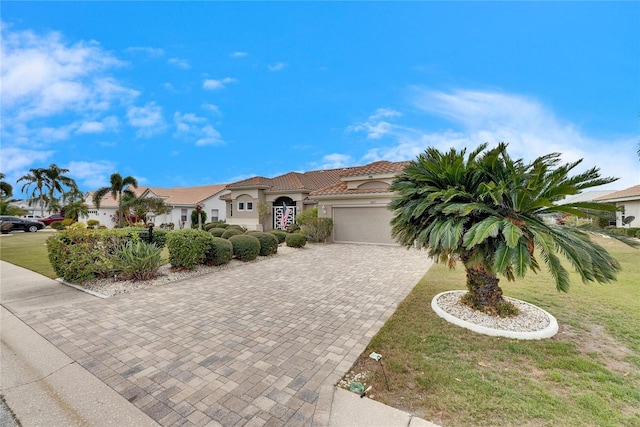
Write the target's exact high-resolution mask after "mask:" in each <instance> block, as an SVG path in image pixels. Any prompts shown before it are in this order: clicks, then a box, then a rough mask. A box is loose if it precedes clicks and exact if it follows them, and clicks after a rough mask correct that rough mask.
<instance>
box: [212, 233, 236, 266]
mask: <svg viewBox="0 0 640 427" xmlns="http://www.w3.org/2000/svg"><path fill="white" fill-rule="evenodd" d="M214 230H215V229H214ZM209 231H211V230H209ZM231 258H233V244H231V242H230V241H228V240H227V239H223V238H221V237H214V238H213V239H212V240H211V241H210V242H209V249H208V250H207V254H206V259H205V264H207V265H222V264H226V263H228V262H229V261H231Z"/></svg>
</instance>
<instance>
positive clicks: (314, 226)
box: [301, 218, 333, 242]
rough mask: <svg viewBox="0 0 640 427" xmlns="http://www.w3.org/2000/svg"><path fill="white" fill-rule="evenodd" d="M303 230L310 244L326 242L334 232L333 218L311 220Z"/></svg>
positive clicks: (308, 220)
mask: <svg viewBox="0 0 640 427" xmlns="http://www.w3.org/2000/svg"><path fill="white" fill-rule="evenodd" d="M301 230H302V232H304V234H305V235H306V236H307V239H308V240H309V241H310V242H324V241H325V240H326V239H327V237H329V236H330V235H331V232H332V231H333V220H332V219H331V218H309V219H307V222H306V223H305V224H303V225H302V226H301Z"/></svg>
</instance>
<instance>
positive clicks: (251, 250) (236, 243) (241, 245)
mask: <svg viewBox="0 0 640 427" xmlns="http://www.w3.org/2000/svg"><path fill="white" fill-rule="evenodd" d="M229 241H230V242H231V244H232V245H233V256H235V257H236V258H237V259H239V260H240V261H253V260H254V259H256V258H257V257H258V254H259V253H260V240H258V239H257V238H256V237H253V236H250V235H248V234H238V235H235V236H231V237H229Z"/></svg>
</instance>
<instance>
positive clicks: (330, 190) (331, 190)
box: [309, 181, 389, 197]
mask: <svg viewBox="0 0 640 427" xmlns="http://www.w3.org/2000/svg"><path fill="white" fill-rule="evenodd" d="M388 192H389V187H386V186H385V187H380V188H354V189H351V190H349V189H347V183H346V182H344V181H340V182H338V183H337V184H334V185H331V186H329V187H325V188H321V189H320V190H317V191H312V192H311V193H309V196H310V197H315V196H329V195H331V196H334V195H349V194H373V193H388Z"/></svg>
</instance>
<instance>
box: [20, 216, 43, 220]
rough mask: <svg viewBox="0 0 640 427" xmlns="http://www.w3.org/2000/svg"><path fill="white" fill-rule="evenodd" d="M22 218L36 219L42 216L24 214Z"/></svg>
mask: <svg viewBox="0 0 640 427" xmlns="http://www.w3.org/2000/svg"><path fill="white" fill-rule="evenodd" d="M22 218H25V219H31V220H34V221H38V220H39V219H40V218H42V217H41V216H40V215H24V216H23V217H22Z"/></svg>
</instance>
